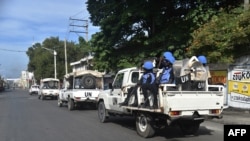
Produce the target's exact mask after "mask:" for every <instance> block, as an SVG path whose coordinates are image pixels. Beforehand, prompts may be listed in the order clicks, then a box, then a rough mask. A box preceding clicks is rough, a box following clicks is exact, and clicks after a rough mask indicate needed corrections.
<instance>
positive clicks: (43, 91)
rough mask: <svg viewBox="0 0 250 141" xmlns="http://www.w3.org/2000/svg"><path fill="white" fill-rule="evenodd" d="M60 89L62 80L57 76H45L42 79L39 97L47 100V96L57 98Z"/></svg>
mask: <svg viewBox="0 0 250 141" xmlns="http://www.w3.org/2000/svg"><path fill="white" fill-rule="evenodd" d="M59 89H60V81H59V79H56V78H44V79H42V80H41V81H40V89H39V91H38V99H41V100H45V99H46V98H47V97H50V98H51V99H57V98H58V94H59Z"/></svg>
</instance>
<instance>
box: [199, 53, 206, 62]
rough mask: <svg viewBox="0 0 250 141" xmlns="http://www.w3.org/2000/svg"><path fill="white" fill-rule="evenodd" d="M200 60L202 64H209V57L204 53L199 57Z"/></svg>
mask: <svg viewBox="0 0 250 141" xmlns="http://www.w3.org/2000/svg"><path fill="white" fill-rule="evenodd" d="M198 60H199V62H201V63H202V64H207V58H206V57H205V56H203V55H201V56H199V57H198Z"/></svg>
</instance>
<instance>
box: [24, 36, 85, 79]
mask: <svg viewBox="0 0 250 141" xmlns="http://www.w3.org/2000/svg"><path fill="white" fill-rule="evenodd" d="M79 42H80V43H79V44H75V43H74V42H72V41H71V42H68V41H67V42H66V45H67V62H68V65H67V67H68V70H70V71H71V70H72V68H71V66H70V65H69V64H70V63H71V62H75V61H78V60H80V59H81V58H83V57H85V55H88V53H86V52H88V51H89V48H90V47H89V46H88V44H87V43H86V41H85V40H84V39H83V38H81V37H80V38H79ZM64 46H65V41H61V40H59V38H58V37H50V38H47V39H45V40H44V41H43V42H42V44H41V43H36V44H34V45H33V46H32V47H29V49H28V51H27V52H26V54H27V56H28V57H29V63H28V71H30V72H34V75H35V79H36V80H38V82H39V80H40V79H41V78H47V77H52V78H54V54H53V50H55V51H56V52H57V55H56V67H57V78H59V79H63V76H64V75H65V48H64ZM42 47H45V48H48V49H51V50H52V51H48V50H46V49H44V48H42ZM84 53H85V54H84Z"/></svg>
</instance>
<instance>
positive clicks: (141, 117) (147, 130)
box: [136, 113, 155, 138]
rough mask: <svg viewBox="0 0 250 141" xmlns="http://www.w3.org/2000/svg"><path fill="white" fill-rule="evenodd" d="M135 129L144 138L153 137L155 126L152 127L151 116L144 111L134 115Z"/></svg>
mask: <svg viewBox="0 0 250 141" xmlns="http://www.w3.org/2000/svg"><path fill="white" fill-rule="evenodd" d="M136 131H137V134H138V135H140V136H142V137H144V138H150V137H153V136H154V135H155V128H154V127H153V119H152V117H151V116H150V115H148V114H145V113H138V114H137V115H136Z"/></svg>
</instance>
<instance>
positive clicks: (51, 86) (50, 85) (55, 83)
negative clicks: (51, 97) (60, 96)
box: [43, 81, 59, 89]
mask: <svg viewBox="0 0 250 141" xmlns="http://www.w3.org/2000/svg"><path fill="white" fill-rule="evenodd" d="M43 88H44V89H58V88H59V82H58V81H48V82H44V83H43Z"/></svg>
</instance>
